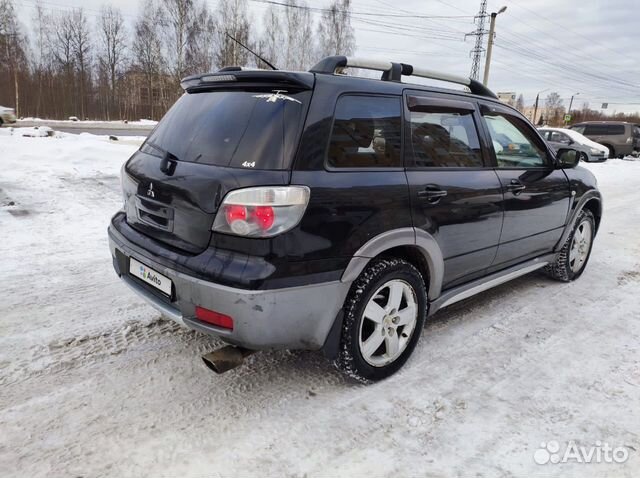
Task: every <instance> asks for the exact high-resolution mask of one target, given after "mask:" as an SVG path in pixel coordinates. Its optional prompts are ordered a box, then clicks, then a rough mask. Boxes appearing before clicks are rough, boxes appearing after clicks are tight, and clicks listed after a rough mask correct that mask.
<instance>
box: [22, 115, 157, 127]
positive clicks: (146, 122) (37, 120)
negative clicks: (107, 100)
mask: <svg viewBox="0 0 640 478" xmlns="http://www.w3.org/2000/svg"><path fill="white" fill-rule="evenodd" d="M20 122H25V123H26V122H28V123H72V124H90V125H105V126H108V125H120V124H129V125H134V126H135V125H142V126H155V125H157V124H158V122H157V121H154V120H150V119H139V120H137V121H126V120H112V121H102V120H78V121H75V120H71V119H66V120H52V119H42V118H33V117H26V118H20V119H19V120H18V123H20Z"/></svg>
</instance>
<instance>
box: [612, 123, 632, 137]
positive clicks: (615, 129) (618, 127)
mask: <svg viewBox="0 0 640 478" xmlns="http://www.w3.org/2000/svg"><path fill="white" fill-rule="evenodd" d="M607 131H608V134H610V135H612V136H613V135H619V134H627V132H626V128H625V127H624V125H623V124H610V125H607Z"/></svg>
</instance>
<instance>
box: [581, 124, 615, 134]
mask: <svg viewBox="0 0 640 478" xmlns="http://www.w3.org/2000/svg"><path fill="white" fill-rule="evenodd" d="M582 134H584V135H585V136H590V135H591V136H613V135H618V134H625V128H624V125H623V124H588V125H586V126H585V128H584V132H583V133H582Z"/></svg>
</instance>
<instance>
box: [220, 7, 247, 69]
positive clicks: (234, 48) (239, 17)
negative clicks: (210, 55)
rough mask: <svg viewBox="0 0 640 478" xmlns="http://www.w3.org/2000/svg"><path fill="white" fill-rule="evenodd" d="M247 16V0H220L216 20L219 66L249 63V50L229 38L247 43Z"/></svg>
mask: <svg viewBox="0 0 640 478" xmlns="http://www.w3.org/2000/svg"><path fill="white" fill-rule="evenodd" d="M249 31H250V27H249V18H248V16H247V0H220V1H219V2H218V12H217V22H216V39H217V42H216V43H217V44H216V54H215V59H216V63H217V65H218V66H219V67H223V66H231V65H233V66H245V65H247V64H248V63H249V55H250V54H249V52H248V51H247V50H245V49H244V48H242V47H241V46H240V45H238V44H237V43H236V42H235V41H233V40H232V39H231V38H229V36H228V35H230V36H232V37H233V38H235V39H236V40H238V41H239V42H241V43H243V44H245V45H249V44H250V35H249Z"/></svg>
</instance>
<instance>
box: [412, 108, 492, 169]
mask: <svg viewBox="0 0 640 478" xmlns="http://www.w3.org/2000/svg"><path fill="white" fill-rule="evenodd" d="M419 109H420V110H419V111H414V110H411V111H410V118H409V122H410V127H411V151H412V153H413V154H412V156H410V159H409V162H408V164H407V166H408V167H411V166H413V167H417V168H425V167H426V168H429V167H436V168H437V167H440V168H455V167H459V168H474V167H482V166H483V163H482V155H481V153H480V141H479V140H478V132H477V130H476V125H475V123H474V121H473V115H472V111H470V110H463V109H461V110H455V109H452V108H446V109H445V108H441V107H437V106H434V107H429V106H420V107H419ZM411 159H412V160H411Z"/></svg>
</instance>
